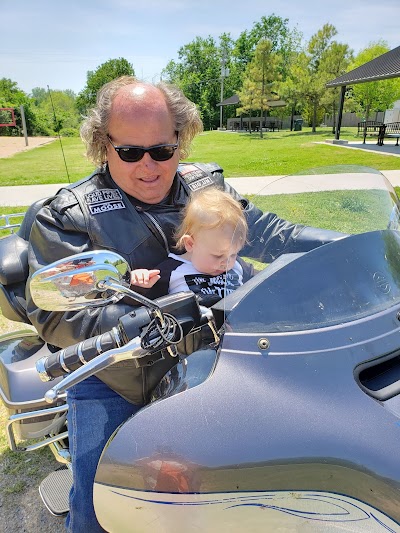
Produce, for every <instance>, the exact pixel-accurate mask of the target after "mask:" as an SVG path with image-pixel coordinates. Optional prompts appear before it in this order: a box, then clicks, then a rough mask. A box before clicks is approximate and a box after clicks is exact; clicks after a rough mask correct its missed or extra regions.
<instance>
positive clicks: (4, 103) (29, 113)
mask: <svg viewBox="0 0 400 533" xmlns="http://www.w3.org/2000/svg"><path fill="white" fill-rule="evenodd" d="M21 105H22V106H24V114H25V121H26V129H27V133H28V135H35V134H37V133H41V132H40V129H39V130H38V127H37V120H36V115H35V113H34V110H33V107H34V105H33V101H32V100H31V99H30V98H29V96H28V95H27V94H26V93H25V92H24V91H22V90H21V89H20V88H19V87H18V84H17V82H15V81H12V80H10V79H9V78H1V79H0V107H11V108H13V109H14V113H15V118H16V123H17V125H16V126H15V127H3V128H0V135H7V136H18V135H22V133H23V127H22V118H21V111H20V108H21Z"/></svg>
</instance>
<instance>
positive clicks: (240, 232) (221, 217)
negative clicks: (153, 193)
mask: <svg viewBox="0 0 400 533" xmlns="http://www.w3.org/2000/svg"><path fill="white" fill-rule="evenodd" d="M222 226H232V229H233V230H234V234H233V237H232V241H233V242H235V243H240V245H241V246H244V245H245V243H246V239H247V231H248V226H247V221H246V217H245V215H244V212H243V209H242V206H241V204H240V202H238V201H237V200H235V199H234V198H233V197H232V196H231V195H230V194H229V193H227V192H225V191H221V190H220V189H217V188H216V187H207V188H206V189H201V190H200V191H197V192H195V193H193V195H192V196H191V198H190V200H189V202H188V203H187V205H186V207H185V209H184V210H183V220H182V222H181V224H180V226H179V227H178V228H177V230H176V232H175V238H176V247H177V249H178V250H183V249H185V242H184V241H185V239H184V237H185V236H186V235H190V236H192V237H193V236H195V235H196V234H197V233H198V232H199V231H201V230H210V229H215V228H220V227H222Z"/></svg>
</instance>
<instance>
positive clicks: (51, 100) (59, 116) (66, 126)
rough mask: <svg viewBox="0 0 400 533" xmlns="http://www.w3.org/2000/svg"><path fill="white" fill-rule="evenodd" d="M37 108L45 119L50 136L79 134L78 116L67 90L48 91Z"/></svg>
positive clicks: (74, 101)
mask: <svg viewBox="0 0 400 533" xmlns="http://www.w3.org/2000/svg"><path fill="white" fill-rule="evenodd" d="M40 94H42V93H40ZM37 108H38V111H39V112H40V115H41V116H42V117H45V118H46V120H47V124H48V127H49V128H50V129H51V130H52V134H54V133H60V134H61V135H73V134H75V135H77V134H78V133H79V123H80V115H79V112H78V109H77V107H76V95H75V93H74V92H73V91H71V90H69V89H67V90H66V91H49V90H48V91H46V94H45V96H44V97H43V98H42V99H41V101H40V103H39V105H38V106H37Z"/></svg>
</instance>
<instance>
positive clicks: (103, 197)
mask: <svg viewBox="0 0 400 533" xmlns="http://www.w3.org/2000/svg"><path fill="white" fill-rule="evenodd" d="M84 199H85V203H86V204H87V205H88V207H89V211H90V213H91V214H92V215H99V214H100V213H105V212H106V211H114V210H115V209H126V207H125V204H124V202H123V200H122V196H121V193H120V192H119V191H118V189H98V190H95V191H92V192H89V193H87V194H85V195H84Z"/></svg>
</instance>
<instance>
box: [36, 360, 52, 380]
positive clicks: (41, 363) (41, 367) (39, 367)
mask: <svg viewBox="0 0 400 533" xmlns="http://www.w3.org/2000/svg"><path fill="white" fill-rule="evenodd" d="M46 360H47V356H46V357H41V358H40V359H38V360H37V361H36V365H35V366H36V372H37V373H38V374H39V378H40V379H41V381H43V382H44V383H47V382H48V381H52V380H53V379H54V378H52V377H51V376H49V374H48V373H47V370H46V365H45V361H46Z"/></svg>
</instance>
